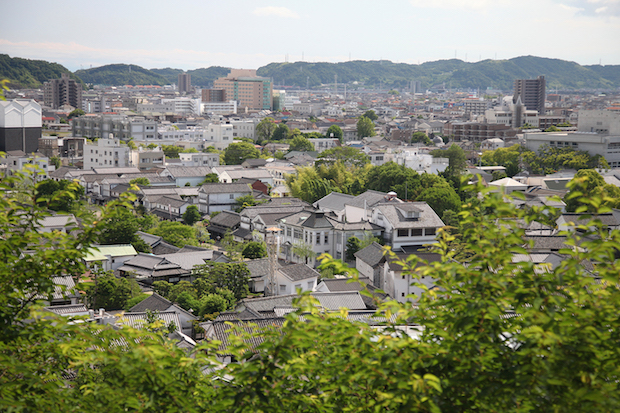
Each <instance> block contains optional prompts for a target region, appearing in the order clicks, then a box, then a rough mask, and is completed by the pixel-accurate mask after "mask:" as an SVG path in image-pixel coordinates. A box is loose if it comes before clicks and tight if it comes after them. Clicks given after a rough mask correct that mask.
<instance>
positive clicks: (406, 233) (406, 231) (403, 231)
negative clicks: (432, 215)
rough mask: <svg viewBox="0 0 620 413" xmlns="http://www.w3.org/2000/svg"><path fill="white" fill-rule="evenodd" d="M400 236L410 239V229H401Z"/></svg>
mask: <svg viewBox="0 0 620 413" xmlns="http://www.w3.org/2000/svg"><path fill="white" fill-rule="evenodd" d="M398 236H399V237H408V236H409V230H408V229H399V230H398Z"/></svg>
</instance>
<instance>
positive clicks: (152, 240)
mask: <svg viewBox="0 0 620 413" xmlns="http://www.w3.org/2000/svg"><path fill="white" fill-rule="evenodd" d="M136 234H137V235H138V236H139V237H140V238H142V241H144V242H146V243H147V244H149V245H150V246H151V247H153V246H155V245H157V244H158V243H159V242H160V241H161V240H162V238H161V237H159V236H157V235H153V234H149V233H147V232H143V231H138V232H136Z"/></svg>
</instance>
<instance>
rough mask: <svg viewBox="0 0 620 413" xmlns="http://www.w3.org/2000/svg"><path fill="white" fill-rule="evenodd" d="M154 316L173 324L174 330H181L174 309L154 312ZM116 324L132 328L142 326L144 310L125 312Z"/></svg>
mask: <svg viewBox="0 0 620 413" xmlns="http://www.w3.org/2000/svg"><path fill="white" fill-rule="evenodd" d="M155 317H157V318H158V319H160V320H162V321H163V322H164V324H165V325H168V324H170V323H172V324H174V326H175V327H176V331H181V330H182V329H181V321H180V320H179V315H178V314H177V313H176V312H175V311H161V312H158V313H156V314H155ZM116 324H125V325H128V326H130V327H132V328H137V329H140V328H143V327H144V326H145V325H146V312H139V313H125V314H123V315H122V316H121V317H119V318H118V320H117V322H116Z"/></svg>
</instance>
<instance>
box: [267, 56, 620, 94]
mask: <svg viewBox="0 0 620 413" xmlns="http://www.w3.org/2000/svg"><path fill="white" fill-rule="evenodd" d="M258 74H259V75H260V76H266V77H271V78H273V79H274V83H275V84H276V85H282V84H284V85H294V86H302V87H303V86H305V85H306V84H308V85H309V86H311V87H312V86H318V85H320V84H331V83H334V75H337V76H338V83H351V82H360V83H363V84H365V85H367V86H382V87H393V88H403V87H406V86H407V85H408V82H410V81H414V80H415V81H420V82H421V85H422V88H424V89H428V88H430V87H432V86H434V85H438V84H443V83H445V86H446V87H451V88H480V89H486V88H487V87H490V88H494V89H503V90H510V89H512V87H513V83H514V80H515V79H531V78H536V77H538V76H540V75H544V76H545V77H546V80H547V90H553V89H561V90H562V89H564V90H565V89H615V88H618V87H620V65H614V66H599V65H595V66H581V65H579V64H577V63H575V62H569V61H566V60H559V59H548V58H543V57H535V56H522V57H516V58H513V59H509V60H483V61H480V62H476V63H468V62H464V61H462V60H458V59H450V60H439V61H435V62H427V63H423V64H420V65H410V64H405V63H392V62H390V61H387V60H380V61H359V60H358V61H351V62H342V63H308V62H295V63H271V64H269V65H267V66H263V67H261V68H260V69H258Z"/></svg>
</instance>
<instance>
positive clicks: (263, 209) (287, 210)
mask: <svg viewBox="0 0 620 413" xmlns="http://www.w3.org/2000/svg"><path fill="white" fill-rule="evenodd" d="M303 209H304V206H303V205H271V203H268V204H261V205H257V206H253V207H247V208H244V209H243V211H241V215H243V216H245V217H250V218H255V217H256V216H257V215H262V214H282V215H283V216H287V215H291V214H294V213H296V212H299V211H301V210H303Z"/></svg>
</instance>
